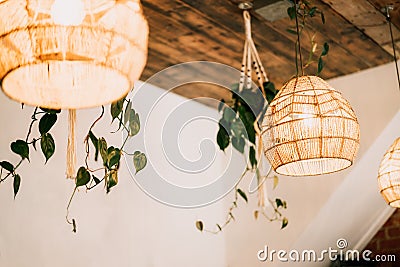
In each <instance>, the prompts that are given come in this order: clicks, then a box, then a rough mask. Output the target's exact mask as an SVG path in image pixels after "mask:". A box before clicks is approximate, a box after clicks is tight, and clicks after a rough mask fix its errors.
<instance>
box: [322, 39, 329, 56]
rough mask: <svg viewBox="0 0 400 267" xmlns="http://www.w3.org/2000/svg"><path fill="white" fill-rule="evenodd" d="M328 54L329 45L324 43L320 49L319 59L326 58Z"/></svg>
mask: <svg viewBox="0 0 400 267" xmlns="http://www.w3.org/2000/svg"><path fill="white" fill-rule="evenodd" d="M328 52H329V44H328V43H326V42H325V43H324V46H323V48H322V53H321V57H323V56H326V55H327V54H328Z"/></svg>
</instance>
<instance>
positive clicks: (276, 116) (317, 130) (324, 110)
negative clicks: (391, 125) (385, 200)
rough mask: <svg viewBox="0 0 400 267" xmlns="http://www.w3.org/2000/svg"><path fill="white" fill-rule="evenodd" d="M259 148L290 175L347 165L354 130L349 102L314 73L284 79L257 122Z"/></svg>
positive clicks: (355, 134) (354, 144) (355, 137)
mask: <svg viewBox="0 0 400 267" xmlns="http://www.w3.org/2000/svg"><path fill="white" fill-rule="evenodd" d="M262 135H263V142H264V153H265V155H266V157H267V159H268V160H269V162H270V163H271V165H272V167H273V169H274V170H275V171H276V172H277V173H279V174H284V175H290V176H308V175H319V174H326V173H331V172H335V171H339V170H342V169H345V168H347V167H349V166H350V165H351V164H352V162H353V160H354V157H355V155H356V153H357V150H358V147H359V138H360V130H359V124H358V122H357V118H356V115H355V114H354V111H353V110H352V108H351V107H350V104H349V103H348V102H347V100H346V99H344V98H343V97H342V95H341V94H340V93H339V92H338V91H336V90H335V89H333V88H332V87H331V86H330V85H329V84H328V83H327V82H325V81H324V80H322V79H321V78H319V77H316V76H301V77H296V78H294V79H292V80H290V81H289V82H287V83H286V84H285V85H284V86H283V87H282V89H281V90H280V91H279V93H278V94H277V95H276V97H275V99H274V100H273V101H272V102H271V103H270V105H269V107H268V109H267V112H266V115H265V117H264V120H263V123H262Z"/></svg>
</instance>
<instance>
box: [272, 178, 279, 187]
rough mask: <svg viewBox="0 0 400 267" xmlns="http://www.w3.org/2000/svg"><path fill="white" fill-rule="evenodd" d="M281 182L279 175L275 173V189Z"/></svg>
mask: <svg viewBox="0 0 400 267" xmlns="http://www.w3.org/2000/svg"><path fill="white" fill-rule="evenodd" d="M278 184H279V177H278V176H276V175H274V185H273V189H275V188H276V187H277V186H278Z"/></svg>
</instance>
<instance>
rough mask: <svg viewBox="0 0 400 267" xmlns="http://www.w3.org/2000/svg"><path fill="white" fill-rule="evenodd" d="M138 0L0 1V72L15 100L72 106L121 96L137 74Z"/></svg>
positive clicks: (141, 36)
mask: <svg viewBox="0 0 400 267" xmlns="http://www.w3.org/2000/svg"><path fill="white" fill-rule="evenodd" d="M147 38H148V25H147V22H146V20H145V18H144V17H143V14H142V9H141V5H140V0H115V1H110V0H55V1H54V0H6V1H4V0H3V1H1V0H0V77H1V85H2V89H3V91H4V93H5V94H6V95H8V96H9V97H10V98H12V99H14V100H17V101H19V102H22V103H25V104H29V105H33V106H42V107H47V108H68V109H78V108H86V107H93V106H99V105H102V104H106V103H110V102H113V101H115V100H117V99H120V98H121V97H122V96H124V95H125V94H127V92H128V91H129V90H130V89H131V88H132V86H133V83H134V81H135V80H137V79H138V78H139V76H140V75H141V73H142V71H143V68H144V66H145V63H146V59H147Z"/></svg>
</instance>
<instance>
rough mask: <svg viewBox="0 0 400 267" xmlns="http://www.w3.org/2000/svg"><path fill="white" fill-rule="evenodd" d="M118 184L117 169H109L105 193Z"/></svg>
mask: <svg viewBox="0 0 400 267" xmlns="http://www.w3.org/2000/svg"><path fill="white" fill-rule="evenodd" d="M117 184H118V171H117V170H111V171H110V172H109V173H108V177H107V193H109V192H110V189H111V187H113V186H116V185H117Z"/></svg>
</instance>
